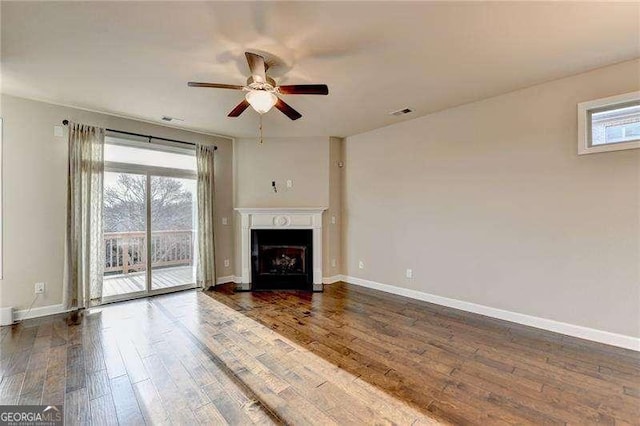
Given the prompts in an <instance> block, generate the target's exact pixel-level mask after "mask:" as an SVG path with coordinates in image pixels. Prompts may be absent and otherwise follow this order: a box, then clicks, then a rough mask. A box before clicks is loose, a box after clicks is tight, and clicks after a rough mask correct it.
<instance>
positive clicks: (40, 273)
mask: <svg viewBox="0 0 640 426" xmlns="http://www.w3.org/2000/svg"><path fill="white" fill-rule="evenodd" d="M0 114H1V115H2V117H3V118H4V139H3V142H4V147H3V174H4V176H3V179H4V182H3V186H4V188H3V189H4V194H3V195H4V215H3V222H4V223H3V225H4V246H3V248H4V250H3V252H4V259H3V260H4V279H3V280H2V281H0V307H5V306H14V307H15V308H16V309H24V308H26V307H27V306H28V305H29V304H30V303H31V301H32V300H33V298H34V283H36V282H41V281H44V282H46V284H47V288H46V292H45V294H44V295H42V296H40V297H39V298H38V300H36V302H35V304H34V307H39V306H47V305H55V304H59V303H62V277H63V259H64V235H65V220H66V219H65V218H66V173H67V141H66V137H54V135H53V129H54V126H55V125H60V124H61V122H62V120H63V119H69V120H72V121H77V122H82V123H86V124H90V125H98V126H104V127H109V128H114V129H118V130H124V131H130V132H137V133H143V134H152V135H154V136H160V137H167V138H173V139H179V140H188V141H193V142H201V143H214V144H216V145H217V146H218V151H217V152H216V153H217V157H216V201H217V215H218V216H219V218H220V217H222V216H227V217H229V218H231V217H233V216H232V210H233V209H232V205H233V203H232V195H233V191H232V170H233V168H232V141H231V140H230V139H226V138H220V137H213V136H208V135H202V134H197V133H192V132H186V131H181V130H177V129H172V128H168V127H164V126H158V125H154V124H149V123H143V122H139V121H134V120H128V119H124V118H118V117H113V116H109V115H105V114H98V113H93V112H87V111H82V110H78V109H72V108H66V107H61V106H56V105H51V104H46V103H41V102H35V101H30V100H26V99H21V98H16V97H12V96H7V95H2V98H1V111H0ZM216 245H217V250H218V254H219V255H218V259H217V263H218V275H219V276H224V275H232V271H233V265H231V266H230V267H228V268H224V264H223V259H224V258H232V256H231V254H232V253H233V228H232V226H230V225H229V226H226V227H225V226H221V225H219V226H218V228H217V230H216Z"/></svg>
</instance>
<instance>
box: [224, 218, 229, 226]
mask: <svg viewBox="0 0 640 426" xmlns="http://www.w3.org/2000/svg"><path fill="white" fill-rule="evenodd" d="M222 224H223V225H228V224H229V219H227V218H226V217H223V218H222Z"/></svg>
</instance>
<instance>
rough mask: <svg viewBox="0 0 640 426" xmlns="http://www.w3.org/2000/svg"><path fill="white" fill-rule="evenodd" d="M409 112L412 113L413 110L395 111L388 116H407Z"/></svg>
mask: <svg viewBox="0 0 640 426" xmlns="http://www.w3.org/2000/svg"><path fill="white" fill-rule="evenodd" d="M410 112H413V110H412V109H411V108H403V109H399V110H397V111H393V112H390V113H389V115H395V116H398V115H405V114H409V113H410Z"/></svg>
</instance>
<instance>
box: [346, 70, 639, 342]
mask: <svg viewBox="0 0 640 426" xmlns="http://www.w3.org/2000/svg"><path fill="white" fill-rule="evenodd" d="M639 65H640V63H639V62H638V61H631V62H626V63H622V64H618V65H614V66H610V67H607V68H602V69H597V70H594V71H591V72H588V73H585V74H580V75H576V76H573V77H570V78H565V79H561V80H556V81H553V82H549V83H546V84H542V85H538V86H534V87H531V88H528V89H524V90H520V91H517V92H512V93H509V94H506V95H503V96H498V97H494V98H491V99H487V100H484V101H480V102H476V103H472V104H467V105H464V106H461V107H457V108H452V109H449V110H446V111H442V112H439V113H435V114H431V115H428V116H425V117H422V118H417V119H415V120H411V121H407V122H404V123H400V124H396V125H392V126H388V127H385V128H381V129H378V130H374V131H371V132H368V133H363V134H360V135H356V136H353V137H349V138H347V140H346V142H345V164H346V166H345V169H344V186H343V190H344V191H345V193H344V202H345V205H344V212H343V215H344V219H345V223H344V224H343V226H344V227H345V230H344V233H343V238H344V241H345V258H344V259H343V261H344V262H345V263H344V273H345V274H347V275H350V276H354V277H359V278H363V279H368V280H372V281H377V282H381V283H385V284H390V285H395V286H400V287H405V288H410V289H415V290H419V291H423V292H426V293H431V294H435V295H438V296H444V297H449V298H454V299H459V300H463V301H468V302H473V303H478V304H482V305H486V306H490V307H494V308H499V309H505V310H509V311H514V312H518V313H523V314H528V315H533V316H538V317H543V318H547V319H552V320H557V321H562V322H567V323H570V324H576V325H581V326H585V327H591V328H595V329H599V330H604V331H609V332H614V333H620V334H624V335H629V336H636V337H637V336H640V279H639V278H640V277H639V265H640V250H639V235H640V233H639V232H640V228H639V218H640V215H639V204H638V201H639V192H640V183H639V171H640V150H628V151H619V152H610V153H602V154H591V155H586V156H577V155H576V151H577V124H576V104H577V103H578V102H582V101H586V100H591V99H596V98H601V97H606V96H611V95H616V94H620V93H625V92H630V91H633V90H638V89H640V81H639V78H640V77H639V76H640V74H639V70H640V67H639ZM425 96H428V94H425ZM359 260H362V261H364V264H365V268H364V269H363V270H361V269H359V268H358V261H359ZM407 268H412V269H413V273H414V278H413V279H406V278H405V270H406V269H407Z"/></svg>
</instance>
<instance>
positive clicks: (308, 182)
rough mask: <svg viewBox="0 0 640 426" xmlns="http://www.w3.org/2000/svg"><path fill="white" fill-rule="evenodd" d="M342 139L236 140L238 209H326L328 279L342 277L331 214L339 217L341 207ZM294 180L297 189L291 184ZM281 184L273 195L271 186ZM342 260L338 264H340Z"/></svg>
mask: <svg viewBox="0 0 640 426" xmlns="http://www.w3.org/2000/svg"><path fill="white" fill-rule="evenodd" d="M339 144H340V140H339V139H335V138H327V137H312V138H266V139H265V140H264V143H262V144H260V143H259V142H258V140H257V139H236V140H235V141H234V161H235V172H234V176H235V181H234V183H235V205H236V207H327V208H328V209H329V210H328V211H327V212H325V213H324V221H323V222H324V223H323V228H324V229H323V231H324V232H323V241H324V250H323V251H324V253H323V262H324V268H323V269H324V271H323V275H324V276H328V275H333V274H336V273H339V267H338V266H336V267H335V268H332V267H331V259H332V258H336V257H337V256H339V249H340V235H339V228H338V226H339V225H338V223H336V224H335V225H334V224H331V223H330V219H328V218H330V216H331V215H332V214H334V215H336V216H337V215H338V213H339V212H340V207H339V205H337V203H339V197H337V194H338V192H337V191H339V185H340V183H339V181H338V180H337V178H336V170H337V165H336V164H333V165H332V161H333V162H336V161H337V157H336V155H339ZM287 180H291V181H292V182H293V186H292V188H287V187H286V181H287ZM272 181H276V184H277V187H278V192H277V193H274V192H273V189H272V187H271V182H272ZM239 226H240V220H239V217H238V216H236V220H235V229H236V254H235V256H236V257H235V258H236V262H235V264H236V275H237V276H240V275H241V271H240V251H239V250H240V244H239V241H238V239H239V238H240V228H239ZM338 261H339V260H337V262H338Z"/></svg>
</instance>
